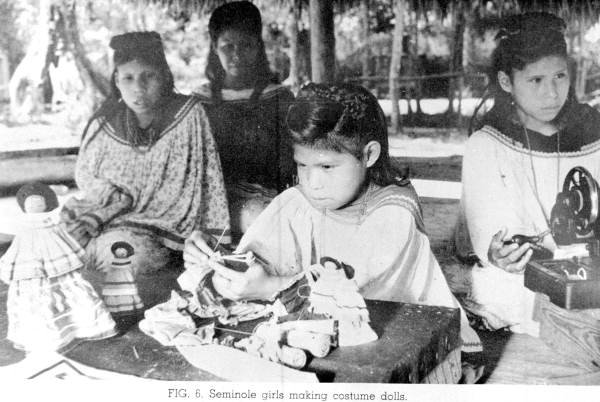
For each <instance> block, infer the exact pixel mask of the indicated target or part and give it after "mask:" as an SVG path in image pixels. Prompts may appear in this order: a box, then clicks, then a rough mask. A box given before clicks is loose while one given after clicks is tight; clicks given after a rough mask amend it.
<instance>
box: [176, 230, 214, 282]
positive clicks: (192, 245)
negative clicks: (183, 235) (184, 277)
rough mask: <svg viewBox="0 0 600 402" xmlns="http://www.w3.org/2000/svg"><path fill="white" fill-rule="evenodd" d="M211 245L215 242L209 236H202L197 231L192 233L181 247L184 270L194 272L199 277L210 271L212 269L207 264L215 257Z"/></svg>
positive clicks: (202, 234)
mask: <svg viewBox="0 0 600 402" xmlns="http://www.w3.org/2000/svg"><path fill="white" fill-rule="evenodd" d="M212 243H216V240H215V239H214V238H213V237H212V236H211V235H207V234H204V233H202V232H201V231H199V230H196V231H194V232H192V234H191V235H190V237H188V238H187V239H186V240H185V244H184V247H183V265H184V267H185V269H186V270H190V271H195V272H197V273H199V274H200V275H204V274H206V273H207V272H208V271H210V270H211V269H212V268H211V266H210V265H209V264H208V262H209V260H210V259H211V258H213V257H214V255H215V251H213V248H211V247H210V245H209V244H212ZM213 247H214V246H213Z"/></svg>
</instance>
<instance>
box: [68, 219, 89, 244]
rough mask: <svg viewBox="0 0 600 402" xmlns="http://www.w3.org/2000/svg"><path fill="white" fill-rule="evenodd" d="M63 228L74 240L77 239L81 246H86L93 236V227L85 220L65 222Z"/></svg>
mask: <svg viewBox="0 0 600 402" xmlns="http://www.w3.org/2000/svg"><path fill="white" fill-rule="evenodd" d="M65 229H66V230H67V232H68V233H69V234H70V235H71V236H72V237H73V238H74V239H75V240H77V243H79V245H80V246H81V247H85V246H87V244H88V243H89V242H90V240H91V239H92V237H93V236H92V233H94V229H93V228H91V227H90V226H89V224H88V223H87V222H85V221H74V222H69V223H66V224H65Z"/></svg>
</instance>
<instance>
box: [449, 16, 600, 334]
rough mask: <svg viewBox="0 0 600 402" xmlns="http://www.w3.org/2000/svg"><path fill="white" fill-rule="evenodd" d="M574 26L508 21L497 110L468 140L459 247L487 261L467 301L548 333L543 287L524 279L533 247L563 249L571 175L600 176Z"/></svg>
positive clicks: (500, 53)
mask: <svg viewBox="0 0 600 402" xmlns="http://www.w3.org/2000/svg"><path fill="white" fill-rule="evenodd" d="M564 29H565V24H564V22H563V21H562V20H561V19H560V18H558V17H556V16H554V15H552V14H548V13H525V14H522V15H516V16H512V17H509V18H508V19H507V20H506V21H504V24H503V26H502V29H501V30H500V32H499V33H498V36H497V38H498V40H499V41H498V45H497V48H496V49H495V50H494V52H493V55H492V73H491V76H490V81H491V83H492V84H493V89H494V95H495V97H494V100H495V102H494V107H493V108H492V109H491V110H490V111H489V112H488V113H487V114H486V115H485V116H484V117H483V121H482V123H483V124H482V127H481V128H480V129H479V130H477V131H476V132H475V133H473V135H472V136H471V137H470V138H469V140H468V141H467V144H466V149H465V154H464V159H463V170H462V182H463V195H462V215H463V216H462V218H464V219H465V220H466V224H460V225H459V227H458V230H457V239H456V240H457V247H458V251H459V253H464V252H465V251H468V250H473V251H474V253H475V254H476V256H477V257H478V258H479V260H480V264H479V265H476V266H474V267H473V269H472V279H471V290H470V295H469V297H468V299H467V300H466V306H467V307H468V309H469V310H471V311H472V312H474V313H475V314H477V315H479V316H481V317H482V318H483V322H484V324H485V325H487V326H488V327H490V328H493V329H496V328H501V327H509V328H510V329H511V330H513V331H515V332H525V333H529V334H531V335H536V334H537V333H538V331H539V328H538V324H537V323H536V322H535V321H533V320H532V312H533V305H534V293H533V292H531V291H529V290H528V289H526V288H525V287H524V285H523V271H524V269H525V266H526V264H527V262H528V261H529V260H530V258H531V256H532V253H533V250H532V248H533V247H539V246H541V247H544V248H545V249H548V250H551V251H552V250H554V249H555V248H556V244H555V242H554V240H553V239H552V236H551V235H550V234H549V232H550V231H549V228H550V222H549V220H550V213H551V209H552V207H553V205H554V203H555V200H556V195H557V194H558V193H559V192H560V191H562V183H563V181H564V179H565V176H566V174H567V172H569V170H570V169H572V168H573V167H575V166H583V167H585V168H587V169H588V170H589V171H590V172H591V173H592V176H594V177H596V178H597V177H600V164H599V163H598V160H600V141H599V140H600V114H599V113H598V112H597V111H595V110H594V109H592V108H591V107H589V106H587V105H583V104H580V103H578V102H577V100H576V99H575V96H574V92H573V88H572V87H571V75H570V71H569V68H568V63H567V60H568V58H567V44H566V42H565V39H564ZM461 222H462V223H464V221H461ZM516 234H520V235H528V236H535V235H540V234H541V236H539V237H540V239H539V244H532V243H531V242H525V243H524V244H522V245H520V244H517V243H514V242H510V241H509V240H510V239H511V238H512V236H514V235H516Z"/></svg>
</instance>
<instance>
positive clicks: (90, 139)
mask: <svg viewBox="0 0 600 402" xmlns="http://www.w3.org/2000/svg"><path fill="white" fill-rule="evenodd" d="M129 114H131V111H130V110H129V109H128V108H127V107H126V106H125V105H124V104H122V105H121V106H120V108H119V109H118V110H117V111H116V112H115V113H114V115H113V116H111V117H110V118H106V117H101V118H98V119H96V120H94V121H92V123H91V125H90V127H89V128H88V130H87V131H86V135H85V137H84V138H83V141H82V144H81V147H80V151H79V157H78V159H77V165H76V171H75V179H76V182H77V185H78V187H79V188H80V189H81V190H82V191H83V194H84V198H83V199H82V200H76V199H71V200H69V202H67V204H66V210H67V212H68V213H70V215H71V217H73V218H75V219H84V220H86V221H87V222H89V223H90V224H92V225H94V227H96V228H98V229H99V230H102V229H104V228H107V227H132V228H140V229H144V230H148V231H151V232H152V233H154V234H155V235H157V236H158V237H159V238H160V239H161V240H162V241H163V243H164V244H165V245H166V246H168V247H171V248H174V249H181V248H182V246H183V241H184V239H185V238H186V237H187V236H188V235H189V234H190V233H191V232H192V231H193V230H196V229H201V230H204V231H206V232H208V233H212V234H217V235H220V234H222V233H223V231H224V230H226V229H228V228H229V214H228V210H227V199H226V195H225V188H224V183H223V175H222V173H221V166H220V162H219V156H218V154H217V150H216V145H215V141H214V139H213V136H212V133H211V129H210V126H209V123H208V119H207V117H206V114H205V112H204V108H203V107H202V104H201V103H200V102H199V101H198V98H195V97H190V96H183V95H174V96H173V97H171V98H170V99H169V100H168V102H166V103H165V104H164V105H163V109H162V112H161V116H162V117H161V121H160V122H158V123H157V124H155V125H154V126H153V127H151V128H150V129H153V130H155V132H156V141H155V142H154V143H150V144H148V145H133V144H132V141H131V137H132V136H131V134H130V133H129V132H128V131H129V130H130V129H131V128H130V127H129V125H128V119H129ZM136 128H137V127H136Z"/></svg>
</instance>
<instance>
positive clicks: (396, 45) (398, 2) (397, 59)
mask: <svg viewBox="0 0 600 402" xmlns="http://www.w3.org/2000/svg"><path fill="white" fill-rule="evenodd" d="M405 9H406V0H395V1H394V16H395V19H396V23H395V26H394V38H393V41H392V59H391V61H390V73H389V74H390V75H389V88H390V100H391V102H392V134H397V133H400V132H401V128H400V118H401V117H400V107H399V105H398V98H399V96H398V95H399V94H398V84H399V83H398V75H399V73H400V63H401V59H402V35H403V33H404V10H405Z"/></svg>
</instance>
